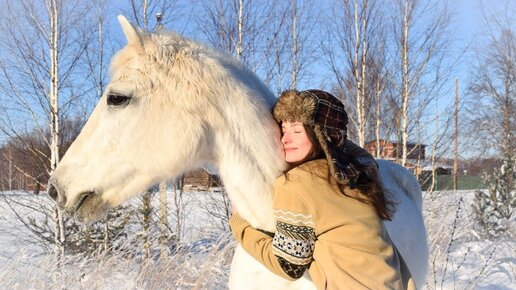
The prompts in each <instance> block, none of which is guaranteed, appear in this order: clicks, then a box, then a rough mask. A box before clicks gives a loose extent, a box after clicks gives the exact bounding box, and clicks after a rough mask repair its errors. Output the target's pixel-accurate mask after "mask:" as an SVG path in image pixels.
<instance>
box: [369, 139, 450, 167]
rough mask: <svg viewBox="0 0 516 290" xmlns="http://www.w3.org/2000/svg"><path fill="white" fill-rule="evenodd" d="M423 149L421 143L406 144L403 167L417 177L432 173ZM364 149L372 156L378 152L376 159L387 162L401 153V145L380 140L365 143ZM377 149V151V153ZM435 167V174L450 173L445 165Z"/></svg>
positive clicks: (398, 157) (397, 157) (399, 157)
mask: <svg viewBox="0 0 516 290" xmlns="http://www.w3.org/2000/svg"><path fill="white" fill-rule="evenodd" d="M378 145H379V146H378ZM425 147H426V145H424V144H421V143H413V142H409V143H407V163H406V164H405V167H406V168H408V169H410V170H412V172H414V174H415V175H417V176H419V175H420V174H422V173H424V172H427V171H429V172H431V171H432V164H431V162H430V161H429V160H426V159H425ZM364 148H365V149H366V150H367V151H369V152H370V153H371V154H373V155H376V153H377V152H378V151H379V156H378V158H381V159H387V160H399V159H401V155H402V153H403V152H402V150H403V149H402V148H403V147H402V144H401V143H398V142H393V141H389V140H384V139H380V140H379V142H377V141H376V140H373V141H369V142H367V143H365V145H364ZM377 149H379V150H378V151H377ZM434 167H435V166H434ZM436 167H437V168H436V171H437V174H446V175H449V174H451V172H452V169H451V167H450V166H447V165H443V164H437V165H436Z"/></svg>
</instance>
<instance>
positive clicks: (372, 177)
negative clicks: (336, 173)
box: [285, 124, 394, 220]
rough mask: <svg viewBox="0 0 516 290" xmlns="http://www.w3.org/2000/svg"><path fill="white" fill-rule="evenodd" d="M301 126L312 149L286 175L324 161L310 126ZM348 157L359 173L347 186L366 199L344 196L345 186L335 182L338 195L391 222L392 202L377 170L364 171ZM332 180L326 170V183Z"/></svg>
mask: <svg viewBox="0 0 516 290" xmlns="http://www.w3.org/2000/svg"><path fill="white" fill-rule="evenodd" d="M303 126H304V128H305V131H306V135H307V137H308V140H310V142H311V143H312V149H311V150H310V152H308V154H307V155H306V157H305V158H303V160H301V161H298V162H294V163H289V166H288V168H287V169H286V171H285V174H287V172H288V171H290V170H292V169H293V168H295V167H297V166H299V165H301V164H303V163H305V162H308V161H311V160H316V159H325V160H326V156H325V154H324V150H323V149H322V146H321V144H319V141H318V139H317V137H316V134H315V131H314V129H313V128H312V127H311V126H307V125H304V124H303ZM349 157H350V160H351V164H352V165H353V166H354V167H355V168H356V169H357V170H358V171H359V175H358V178H357V180H356V182H353V183H351V184H350V185H349V186H350V187H351V188H357V189H358V190H359V191H360V192H361V193H362V194H363V195H364V196H366V198H361V197H359V196H350V195H348V194H346V192H345V191H344V187H345V186H344V185H343V184H340V183H338V182H337V185H338V188H339V191H340V193H342V194H343V195H345V196H347V197H350V198H354V199H356V200H358V201H360V202H363V203H365V204H369V205H371V206H372V207H373V208H374V209H375V211H376V213H377V215H378V216H379V217H380V218H381V219H382V220H391V218H392V214H393V208H394V202H392V201H391V200H390V198H389V197H388V196H387V194H386V192H385V191H384V189H383V185H382V183H381V181H380V177H379V174H378V170H377V168H376V167H374V166H370V167H368V168H367V170H366V166H364V165H362V164H361V163H360V162H357V161H356V157H355V156H349ZM326 163H327V162H326ZM371 168H373V170H371ZM287 177H288V176H287ZM332 178H333V177H332V175H331V173H330V172H329V170H328V177H327V179H328V182H330V181H331V180H332Z"/></svg>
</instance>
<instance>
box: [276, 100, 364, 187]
mask: <svg viewBox="0 0 516 290" xmlns="http://www.w3.org/2000/svg"><path fill="white" fill-rule="evenodd" d="M273 115H274V118H275V119H276V121H277V122H278V123H280V122H283V121H290V122H293V121H295V122H301V123H303V124H304V125H305V126H310V127H312V128H313V130H314V132H315V135H316V136H317V140H318V141H319V144H320V145H321V147H322V149H323V151H324V153H325V155H326V159H327V161H328V165H329V168H330V172H331V174H332V176H333V177H334V178H335V179H336V180H337V182H339V183H341V184H349V183H350V182H351V185H353V183H354V182H355V181H356V179H357V177H358V171H357V170H356V169H355V167H354V166H353V165H352V164H351V158H352V156H350V155H349V152H347V151H346V144H348V143H347V142H346V139H347V129H346V125H347V124H348V116H347V114H346V111H345V109H344V105H343V104H342V103H341V102H340V101H339V100H338V99H337V98H335V97H334V96H333V95H331V94H330V93H328V92H324V91H320V90H306V91H301V92H299V91H296V90H289V91H286V92H283V93H282V94H281V96H280V97H279V99H278V101H277V102H276V105H275V106H274V108H273ZM350 143H351V142H350ZM371 159H372V158H371ZM373 162H374V160H373Z"/></svg>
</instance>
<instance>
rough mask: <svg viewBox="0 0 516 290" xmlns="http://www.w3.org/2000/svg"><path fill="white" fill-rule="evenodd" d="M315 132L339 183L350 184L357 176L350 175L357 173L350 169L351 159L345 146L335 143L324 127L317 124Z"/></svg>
mask: <svg viewBox="0 0 516 290" xmlns="http://www.w3.org/2000/svg"><path fill="white" fill-rule="evenodd" d="M314 132H315V136H316V137H317V140H318V141H319V144H320V145H321V148H322V150H323V151H324V154H325V155H326V161H327V162H328V167H329V169H330V173H331V175H332V176H333V178H335V180H336V181H337V182H338V183H340V184H342V185H348V184H349V183H350V179H351V180H354V178H355V177H356V176H350V175H355V174H354V173H353V172H351V171H350V170H349V169H350V166H349V165H350V160H349V158H348V156H347V154H346V152H345V149H344V147H336V146H335V145H333V143H332V142H331V137H330V136H329V134H328V132H326V129H325V128H324V127H321V126H319V125H315V126H314Z"/></svg>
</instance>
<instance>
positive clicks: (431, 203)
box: [0, 191, 516, 289]
mask: <svg viewBox="0 0 516 290" xmlns="http://www.w3.org/2000/svg"><path fill="white" fill-rule="evenodd" d="M473 196H474V191H442V192H433V193H425V194H424V198H425V205H424V207H425V221H426V224H427V230H428V237H429V242H430V251H431V252H430V261H429V265H430V267H429V273H428V277H427V285H426V289H516V278H515V275H516V242H515V241H514V240H513V239H510V238H500V239H497V240H486V239H483V238H481V235H480V233H479V231H478V227H477V225H476V223H475V218H474V215H473V212H472V209H471V203H472V201H473ZM220 197H221V193H220V192H219V191H210V192H185V193H184V194H183V198H182V199H181V200H179V202H175V201H176V200H170V198H169V204H170V205H169V207H170V208H169V217H170V218H169V223H170V227H171V228H174V227H175V226H176V225H179V227H180V228H179V229H180V231H181V242H180V243H178V245H180V247H176V248H175V250H173V251H169V252H168V253H169V254H167V255H162V256H161V257H159V255H157V254H155V253H157V252H159V249H160V246H159V244H158V239H157V237H156V236H155V237H156V238H155V239H153V243H152V244H151V249H150V250H151V253H152V254H151V258H147V259H145V258H143V255H142V254H141V234H142V233H141V229H140V228H139V227H137V226H135V225H136V224H138V219H137V218H136V216H138V214H136V213H135V214H133V217H132V218H133V219H134V220H133V221H134V224H135V225H133V226H128V227H127V228H126V229H125V230H124V231H125V235H126V236H127V238H125V239H123V243H127V245H129V246H128V247H127V248H128V249H133V251H134V253H133V254H132V255H127V252H125V253H122V252H120V253H110V254H104V253H103V252H99V253H96V254H92V255H90V256H88V257H85V256H84V255H67V256H66V257H65V258H64V259H62V261H61V263H57V262H56V258H55V256H56V255H55V254H54V252H53V251H54V247H53V246H52V245H50V244H45V243H43V242H42V239H41V238H38V237H36V236H35V235H34V234H32V233H31V232H30V231H28V230H27V227H26V226H25V225H24V222H25V223H30V222H31V221H38V220H41V219H44V218H45V216H46V214H45V211H46V210H48V211H50V207H51V206H52V204H51V203H50V201H49V199H48V198H47V197H46V195H40V196H33V195H31V194H28V193H23V192H3V193H0V249H1V250H0V251H1V252H0V288H1V289H57V288H61V289H71V288H73V289H226V288H227V287H226V281H227V280H228V275H229V267H230V262H231V258H232V252H233V249H234V247H235V242H234V241H233V240H232V238H231V235H230V234H229V231H228V226H227V224H226V223H225V220H224V214H225V213H224V206H223V205H224V204H223V203H222V202H221V198H220ZM153 202H154V203H156V205H157V196H154V197H153ZM140 203H141V201H139V200H134V201H132V202H131V203H130V204H128V205H127V208H129V209H130V208H133V210H137V209H138V208H139V207H140ZM176 203H177V204H179V205H180V209H181V210H180V211H179V212H178V211H176V208H175V207H174V206H173V205H174V204H176ZM156 207H157V206H156ZM41 209H43V210H41ZM178 217H179V218H178ZM50 224H51V223H50ZM154 234H155V232H152V233H151V235H154ZM136 237H140V238H136ZM158 257H159V258H158Z"/></svg>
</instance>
